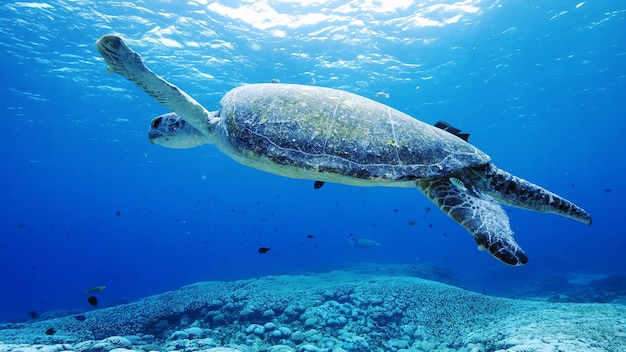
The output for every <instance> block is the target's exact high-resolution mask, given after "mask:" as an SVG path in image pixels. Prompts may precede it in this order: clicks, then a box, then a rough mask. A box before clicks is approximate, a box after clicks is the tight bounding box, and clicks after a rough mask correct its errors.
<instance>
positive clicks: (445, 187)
mask: <svg viewBox="0 0 626 352" xmlns="http://www.w3.org/2000/svg"><path fill="white" fill-rule="evenodd" d="M416 185H417V188H418V189H419V190H420V191H422V193H424V195H426V197H428V198H429V199H430V200H431V201H432V202H433V203H435V204H436V205H437V207H439V209H441V210H442V211H443V212H444V213H446V214H447V215H448V216H449V217H451V218H452V219H453V220H454V221H456V222H457V223H458V224H459V225H461V226H463V227H464V228H465V229H466V230H467V231H469V233H471V234H472V235H473V236H474V240H475V241H476V243H477V244H478V249H480V250H485V249H486V250H487V251H489V253H491V255H493V256H494V257H495V258H497V259H498V260H500V261H502V262H504V263H506V264H509V265H516V266H517V265H523V264H526V263H527V262H528V257H527V256H526V253H524V251H523V250H522V248H521V247H520V246H519V245H518V244H517V243H516V242H515V240H514V239H513V231H512V230H511V227H510V225H509V217H508V216H507V215H506V213H505V211H504V209H502V207H501V206H500V205H499V204H498V203H497V202H496V201H495V200H494V199H493V198H492V197H490V196H489V195H486V194H484V193H483V192H481V191H480V190H478V189H476V188H475V187H473V186H469V188H468V187H466V185H465V184H464V183H463V182H462V181H461V180H459V179H456V178H454V177H449V178H448V177H442V178H436V179H429V180H418V181H417V182H416Z"/></svg>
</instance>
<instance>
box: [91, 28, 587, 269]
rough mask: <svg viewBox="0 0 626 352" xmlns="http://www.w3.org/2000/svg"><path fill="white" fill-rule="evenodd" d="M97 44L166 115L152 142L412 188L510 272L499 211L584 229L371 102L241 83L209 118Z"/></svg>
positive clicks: (547, 196)
mask: <svg viewBox="0 0 626 352" xmlns="http://www.w3.org/2000/svg"><path fill="white" fill-rule="evenodd" d="M96 47H97V49H98V51H99V52H100V54H101V55H102V57H103V58H104V60H105V61H106V63H107V64H108V71H109V72H115V73H118V74H120V75H122V76H123V77H125V78H126V79H128V80H129V81H131V82H132V83H134V84H135V85H136V86H137V87H139V88H140V89H142V90H143V91H144V92H146V93H147V94H148V95H149V96H151V97H152V98H153V99H155V100H156V101H158V102H160V103H161V104H163V105H164V106H165V107H167V108H168V109H170V110H172V111H173V112H169V113H166V114H164V115H161V116H157V117H155V118H154V119H153V120H152V122H151V123H150V129H149V131H148V138H149V140H150V142H152V143H153V144H158V145H161V146H164V147H168V148H181V149H184V148H194V147H198V146H201V145H205V144H214V145H215V146H216V147H217V148H218V149H219V150H221V151H222V152H223V153H225V154H226V155H228V156H229V157H231V158H232V159H234V160H235V161H237V162H239V163H241V164H244V165H246V166H249V167H252V168H256V169H258V170H262V171H266V172H269V173H273V174H276V175H280V176H285V177H291V178H301V179H308V180H312V181H318V182H329V183H340V184H346V185H352V186H387V187H406V188H413V189H415V188H417V189H418V190H420V191H421V192H422V193H423V194H424V195H425V196H426V197H428V198H429V199H430V200H431V201H432V202H433V203H434V204H436V205H437V207H439V209H440V210H441V211H443V212H444V213H445V214H447V215H448V216H449V217H450V218H452V219H453V220H454V221H456V222H457V223H458V224H460V225H461V226H463V227H464V228H465V229H466V230H467V231H468V232H469V233H470V234H472V236H473V237H474V240H475V242H476V243H477V245H478V249H480V250H487V251H488V252H489V253H490V254H491V255H492V256H493V257H495V258H497V259H498V260H500V261H502V262H504V263H506V264H509V265H516V266H517V265H523V264H526V263H527V262H528V257H527V255H526V253H525V252H524V251H523V250H522V248H521V247H520V246H519V245H518V244H517V242H516V241H515V239H514V237H513V231H512V230H511V227H510V224H509V217H508V215H507V213H506V212H505V211H504V209H503V208H502V207H501V205H500V204H504V205H508V206H513V207H518V208H523V209H527V210H533V211H538V212H543V213H552V214H558V215H561V216H565V217H568V218H571V219H574V220H576V221H580V222H582V223H584V224H588V225H589V224H591V216H590V215H589V214H588V213H587V212H586V211H585V210H583V209H582V208H580V207H579V206H577V205H575V204H574V203H572V202H570V201H569V200H567V199H565V198H563V197H561V196H559V195H557V194H555V193H553V192H550V191H548V190H546V189H544V188H542V187H540V186H538V185H535V184H533V183H531V182H528V181H526V180H524V179H522V178H519V177H517V176H514V175H512V174H510V173H508V172H506V171H504V170H502V169H499V168H498V167H496V166H495V165H494V164H493V163H492V162H491V158H490V157H489V156H488V155H487V154H485V153H484V152H482V151H481V150H479V149H478V148H476V147H475V146H474V145H472V144H470V143H468V142H466V141H465V140H464V139H463V137H461V136H459V135H455V134H454V131H452V130H447V131H444V130H443V129H441V128H437V127H434V126H431V125H428V124H426V123H424V122H422V121H419V120H417V119H415V118H413V117H411V116H409V115H407V114H405V113H402V112H400V111H398V110H395V109H393V108H391V107H389V106H387V105H384V104H382V103H379V102H376V101H374V100H372V99H368V98H365V97H362V96H359V95H356V94H353V93H349V92H345V91H341V90H336V89H331V88H323V87H317V86H307V85H297V84H283V83H265V84H248V85H242V86H239V87H237V88H234V89H232V90H231V91H229V92H227V93H226V94H225V95H224V97H223V98H222V100H221V101H220V109H219V110H218V111H213V112H210V111H209V110H207V109H205V108H204V107H203V106H202V105H201V104H200V103H198V102H197V101H196V100H195V99H193V98H192V97H191V96H189V95H188V94H187V93H185V92H183V91H182V90H181V89H180V88H178V87H176V86H175V85H173V84H171V83H169V82H167V81H166V80H165V79H164V78H162V77H160V76H158V75H156V74H155V73H154V72H153V71H151V70H150V69H149V68H148V67H146V65H145V64H144V62H143V61H142V59H141V56H140V55H139V54H138V53H136V52H135V51H133V50H132V49H131V48H130V47H128V45H127V44H126V43H125V42H124V40H123V39H122V38H120V37H119V36H116V35H105V36H103V37H101V38H100V39H98V41H97V42H96ZM458 133H460V132H458Z"/></svg>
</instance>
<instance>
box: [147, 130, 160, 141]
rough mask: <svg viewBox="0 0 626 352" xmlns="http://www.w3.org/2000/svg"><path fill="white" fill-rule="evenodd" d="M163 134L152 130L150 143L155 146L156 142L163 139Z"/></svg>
mask: <svg viewBox="0 0 626 352" xmlns="http://www.w3.org/2000/svg"><path fill="white" fill-rule="evenodd" d="M162 136H163V134H162V133H161V132H159V131H155V130H150V131H148V139H149V140H150V143H152V144H154V140H155V139H157V138H159V137H162Z"/></svg>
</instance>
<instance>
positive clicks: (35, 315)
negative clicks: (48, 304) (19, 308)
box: [28, 310, 39, 319]
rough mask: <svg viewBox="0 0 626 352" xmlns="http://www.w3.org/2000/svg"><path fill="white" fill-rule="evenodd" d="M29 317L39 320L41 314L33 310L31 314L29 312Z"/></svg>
mask: <svg viewBox="0 0 626 352" xmlns="http://www.w3.org/2000/svg"><path fill="white" fill-rule="evenodd" d="M28 316H29V317H30V318H31V319H37V318H39V313H37V311H35V310H31V311H30V312H28Z"/></svg>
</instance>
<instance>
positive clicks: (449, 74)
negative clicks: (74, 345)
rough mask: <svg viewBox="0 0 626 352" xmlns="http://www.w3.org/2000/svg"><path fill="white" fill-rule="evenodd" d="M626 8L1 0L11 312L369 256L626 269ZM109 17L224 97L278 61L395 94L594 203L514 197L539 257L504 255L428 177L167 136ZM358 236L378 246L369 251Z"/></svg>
mask: <svg viewBox="0 0 626 352" xmlns="http://www.w3.org/2000/svg"><path fill="white" fill-rule="evenodd" d="M625 17H626V3H623V2H619V1H608V0H600V1H554V0H553V1H541V2H539V3H535V4H533V3H529V2H527V1H521V0H517V1H508V0H502V1H491V0H489V1H476V0H474V1H473V0H467V1H459V2H454V1H441V0H439V1H409V0H405V1H371V0H370V1H368V0H352V1H347V0H342V1H339V0H338V1H321V0H317V1H316V0H313V1H304V0H302V1H289V2H287V1H270V0H262V1H254V2H252V1H226V0H218V1H207V0H191V1H187V2H179V1H157V0H151V1H147V0H146V1H135V2H132V3H131V2H118V1H86V0H83V1H78V0H76V1H70V0H65V1H63V0H51V1H45V2H25V1H11V0H10V1H5V2H3V3H2V4H1V5H0V48H1V50H2V55H0V63H1V65H2V70H1V71H0V82H2V84H1V85H0V102H1V104H0V109H1V110H2V115H3V116H2V118H1V119H0V121H2V133H0V136H2V137H1V138H0V151H1V152H0V165H1V171H0V197H1V198H0V199H1V200H2V202H1V203H0V207H1V209H0V214H1V215H0V280H1V282H2V289H1V290H0V321H8V320H16V319H23V318H27V315H26V312H27V311H31V310H36V311H47V310H53V309H73V308H80V309H88V304H87V302H86V300H85V293H84V291H85V289H87V288H90V287H93V286H97V285H105V286H107V289H106V290H105V291H103V292H101V294H100V295H99V298H100V302H101V306H109V305H113V304H117V303H120V302H124V301H127V300H134V299H139V298H141V297H144V296H147V295H150V294H155V293H160V292H163V291H166V290H171V289H176V288H178V287H180V286H182V285H186V284H191V283H194V282H197V281H204V280H233V279H240V278H250V277H256V276H260V275H268V274H283V273H294V274H295V273H303V272H319V271H326V270H332V269H336V268H340V267H342V266H344V265H346V264H349V263H354V262H368V263H394V264H395V263H397V264H421V263H429V264H433V265H437V266H441V267H444V268H446V269H447V270H450V271H451V272H452V273H453V274H454V275H455V276H457V277H458V278H459V279H460V280H461V282H462V285H463V287H466V288H469V289H473V290H477V291H483V292H486V293H488V294H490V293H491V294H501V295H508V296H514V295H515V292H516V289H517V288H518V287H520V285H528V284H532V283H533V282H536V281H540V280H543V279H545V278H547V277H551V276H561V277H567V276H568V275H573V274H624V273H626V260H625V259H624V257H625V254H626V252H625V248H626V237H625V235H626V233H625V232H626V231H625V230H624V227H623V219H624V211H623V209H624V205H623V203H624V200H625V199H626V197H625V181H624V177H623V175H624V172H625V169H624V161H625V160H626V159H625V157H624V154H623V152H624V141H623V135H624V130H625V127H626V99H625V97H626V95H625V94H624V91H625V88H626V36H624V33H626V18H625ZM109 33H119V34H121V35H122V36H124V38H126V40H127V41H128V42H129V44H130V45H131V47H133V49H135V50H137V51H138V52H140V53H141V54H142V56H143V57H144V60H145V61H146V63H147V64H148V65H149V66H150V67H151V68H152V69H153V70H154V71H155V72H157V73H158V74H160V75H162V76H164V77H166V78H167V79H168V80H170V81H171V82H173V83H174V84H177V85H178V86H180V87H181V88H183V89H184V90H185V91H187V92H188V93H189V94H190V95H192V96H193V97H195V98H196V99H197V100H198V101H200V102H201V103H202V104H203V105H204V106H205V107H207V109H209V110H216V109H217V107H218V102H219V99H220V98H221V96H222V95H223V94H224V93H225V92H227V91H228V90H230V89H232V88H234V87H236V86H238V85H241V84H244V83H257V82H268V81H270V80H271V79H273V78H277V79H279V80H280V81H281V82H285V83H302V84H314V85H320V86H327V87H333V88H339V89H344V90H347V91H351V92H354V93H357V94H361V95H363V96H366V97H370V98H374V95H375V93H376V92H379V91H383V92H386V93H388V94H389V98H388V99H383V102H384V103H385V104H388V105H390V106H392V107H394V108H396V109H398V110H401V111H404V112H406V113H408V114H410V115H412V116H414V117H415V118H418V119H420V120H422V121H425V122H428V123H434V122H436V121H438V120H445V121H448V122H450V123H452V124H453V125H455V126H457V127H459V128H461V129H463V130H466V131H469V132H471V133H472V135H471V137H470V141H471V142H472V143H473V144H475V145H476V146H478V147H479V148H481V149H482V150H483V151H485V152H486V153H488V154H489V155H490V156H491V157H492V159H493V162H494V163H495V164H496V165H497V166H499V167H501V168H503V169H505V170H507V171H509V172H511V173H513V174H515V175H517V176H520V177H522V178H525V179H528V180H530V181H532V182H534V183H537V184H539V185H542V186H544V187H546V188H548V189H550V190H552V191H554V192H556V193H558V194H560V195H562V196H564V197H566V198H568V199H570V200H572V201H574V202H575V203H577V204H579V205H580V206H582V207H583V208H585V209H586V210H587V211H589V212H590V213H591V215H592V216H593V219H594V223H593V225H592V226H585V225H582V224H580V223H577V222H574V221H572V220H569V219H566V218H562V217H557V216H554V215H544V214H538V213H532V212H528V211H524V210H518V209H512V210H511V211H510V213H509V215H510V217H511V225H512V228H513V230H514V231H515V232H516V236H517V237H516V238H517V240H518V242H519V243H520V245H521V246H522V247H523V248H524V249H525V250H526V253H527V254H528V255H529V257H530V262H529V264H527V265H526V266H523V267H508V266H506V265H504V264H502V263H499V262H497V261H496V260H494V259H493V258H492V257H491V256H490V255H488V254H487V253H484V252H479V251H477V250H476V246H475V243H474V241H473V239H472V238H471V236H470V235H469V234H468V233H466V232H465V231H464V230H463V229H462V228H461V227H460V226H458V225H457V224H456V223H454V222H453V221H452V220H450V219H448V218H447V217H446V216H445V215H444V214H443V213H441V212H439V211H438V210H437V209H435V208H434V206H433V205H432V204H431V203H430V201H429V200H427V199H426V198H425V197H423V196H422V195H421V193H420V192H419V191H417V190H410V189H393V188H354V187H348V186H342V185H335V184H327V185H326V186H324V187H323V188H322V189H320V190H313V187H312V182H311V181H306V180H293V179H286V178H280V177H277V176H274V175H269V174H265V173H262V172H260V171H256V170H252V169H249V168H246V167H244V166H241V165H239V164H237V163H235V162H234V161H232V160H230V159H229V158H227V157H226V156H224V155H222V154H221V153H220V152H218V151H217V150H216V149H215V148H213V147H211V146H204V147H200V148H196V149H190V150H168V149H165V148H162V147H159V146H156V145H151V144H150V143H148V141H147V137H146V131H147V127H148V124H149V121H150V119H151V118H152V117H154V116H157V115H160V114H162V113H165V112H167V110H166V109H165V108H164V107H162V106H161V105H159V104H158V103H157V102H155V101H153V100H152V99H151V98H149V97H148V96H147V95H146V94H145V93H143V92H141V91H139V89H137V88H136V87H135V86H133V85H132V84H131V83H129V82H127V81H126V80H125V79H123V78H122V77H121V76H118V75H112V74H107V72H106V64H105V63H104V61H103V60H102V59H101V58H100V57H99V55H98V53H97V51H96V49H95V46H94V42H95V41H96V40H97V39H98V38H99V37H100V36H102V35H104V34H109ZM428 208H432V210H431V211H428V210H427V209H428ZM118 212H119V213H118ZM116 214H119V215H116ZM350 234H352V235H353V236H354V237H358V238H367V239H371V240H374V241H377V242H379V243H381V246H380V247H376V248H371V249H368V250H357V249H355V248H353V247H351V246H350V244H349V239H350ZM307 235H313V236H314V237H313V238H307ZM261 246H264V247H271V248H272V249H271V251H270V252H268V253H266V254H263V255H260V254H259V253H257V249H258V248H259V247H261Z"/></svg>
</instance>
